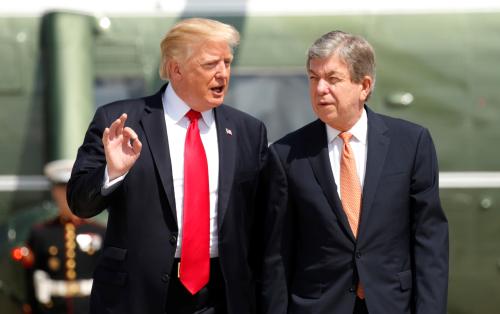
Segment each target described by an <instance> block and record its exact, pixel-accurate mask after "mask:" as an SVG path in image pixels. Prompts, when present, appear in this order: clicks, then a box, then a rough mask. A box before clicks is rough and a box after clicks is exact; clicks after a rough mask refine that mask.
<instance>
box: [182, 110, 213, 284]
mask: <svg viewBox="0 0 500 314" xmlns="http://www.w3.org/2000/svg"><path fill="white" fill-rule="evenodd" d="M186 116H187V117H188V119H189V121H190V124H189V128H188V130H187V133H186V143H185V147H184V211H183V224H182V247H181V265H180V269H179V278H180V281H181V282H182V284H183V285H184V286H185V287H186V289H187V290H188V291H189V292H191V294H195V293H197V292H198V291H199V290H200V289H201V288H203V287H204V286H205V285H206V284H207V283H208V279H209V276H210V252H209V251H210V248H209V233H210V198H209V191H208V165H207V157H206V154H205V149H204V148H203V143H202V142H201V137H200V130H199V129H198V120H199V119H200V117H201V114H200V113H199V112H198V111H193V110H190V111H189V112H188V113H187V114H186Z"/></svg>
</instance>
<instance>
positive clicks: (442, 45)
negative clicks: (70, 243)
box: [0, 0, 500, 314]
mask: <svg viewBox="0 0 500 314" xmlns="http://www.w3.org/2000/svg"><path fill="white" fill-rule="evenodd" d="M350 2H352V1H336V0H328V1H321V0H308V1H303V0H302V1H295V0H288V1H284V0H266V1H265V0H247V1H244V0H210V1H207V0H196V1H191V0H185V1H172V0H169V1H167V0H156V1H155V0H142V1H120V2H119V3H118V2H115V1H106V0H100V1H69V0H67V1H47V0H45V1H44V0H38V1H35V0H31V1H30V0H16V1H12V0H2V2H1V3H0V108H1V109H0V160H1V162H0V312H1V313H2V314H17V313H22V310H21V305H22V304H23V303H24V302H25V299H26V297H25V285H24V281H23V279H22V278H23V273H24V269H23V267H22V264H21V263H19V262H16V261H14V258H13V257H16V256H13V255H12V250H13V248H15V247H17V246H19V245H22V244H23V243H25V241H26V238H27V235H28V232H29V228H30V227H31V226H32V225H33V224H35V223H38V222H40V221H43V220H45V219H48V218H50V217H53V216H54V215H56V211H57V210H56V209H55V206H54V204H53V203H52V201H51V197H50V194H49V186H50V185H49V182H48V181H47V179H46V178H45V177H44V176H43V174H42V169H43V166H44V165H45V164H46V163H47V162H49V161H53V160H58V159H74V158H75V156H76V150H77V148H78V146H79V145H80V144H81V143H82V141H83V135H84V132H85V130H86V129H87V126H88V123H89V122H90V120H91V118H92V115H93V113H94V111H95V109H96V108H97V107H98V106H100V105H103V104H106V103H108V102H111V101H114V100H118V99H123V98H130V97H140V96H143V95H148V94H151V93H154V92H155V91H156V90H157V89H158V88H159V87H160V86H161V85H162V82H161V81H160V80H159V77H158V65H159V53H160V49H159V43H160V41H161V39H162V37H163V36H164V35H165V33H166V31H167V30H168V29H169V28H170V26H172V25H173V24H174V23H175V22H176V21H178V20H179V19H182V18H185V17H191V16H204V17H211V18H215V19H218V20H221V21H223V22H226V23H230V24H232V25H234V26H235V27H236V28H237V29H238V30H239V31H240V33H241V44H240V46H239V48H238V49H237V51H236V52H235V62H234V66H233V72H232V78H231V86H230V92H229V95H228V96H227V98H226V101H225V103H227V104H229V105H231V106H234V107H237V108H239V109H242V110H244V111H246V112H249V113H250V114H252V115H254V116H256V117H258V118H260V119H261V120H263V121H264V122H265V123H266V125H267V127H268V131H269V140H270V141H271V142H272V141H274V140H277V139H278V138H280V137H281V136H283V135H284V134H286V133H288V132H290V131H292V130H294V129H296V128H298V127H300V126H302V125H304V124H306V123H308V122H310V121H312V120H313V119H314V116H313V113H312V110H311V108H310V105H309V96H308V83H307V76H306V74H305V58H306V50H307V49H308V47H309V46H310V45H311V44H312V42H313V41H314V40H315V39H316V38H318V37H319V36H321V35H322V34H324V33H326V32H328V31H331V30H335V29H340V30H345V31H348V32H352V33H355V34H359V35H362V36H364V37H365V38H366V39H367V40H368V41H369V42H370V43H371V44H372V45H373V46H374V48H375V52H376V58H377V82H376V88H375V92H374V94H373V96H372V98H371V100H370V103H369V105H370V106H371V108H372V109H374V110H375V111H378V112H380V113H385V114H388V115H391V116H396V117H401V118H404V119H408V120H411V121H413V122H416V123H419V124H421V125H424V126H425V127H427V128H429V129H430V131H431V134H432V136H433V138H434V141H435V144H436V147H437V151H438V158H439V165H440V171H441V173H440V187H441V198H442V203H443V207H444V209H445V211H446V213H447V216H448V219H449V223H450V244H451V246H450V285H449V313H451V314H486V313H488V314H490V313H500V298H499V296H500V193H499V188H500V158H499V157H500V145H499V144H500V3H499V2H498V1H484V0H483V1H481V0H476V1H474V2H473V3H469V4H466V3H463V4H460V3H456V2H454V1H451V0H434V1H429V0H423V1H418V2H417V1H415V2H414V3H406V2H405V1H392V0H379V1H367V0H358V1H356V3H350ZM97 219H98V220H100V221H102V222H105V220H106V217H105V216H100V217H98V218H97ZM17 257H19V256H17ZM17 259H18V260H19V258H17Z"/></svg>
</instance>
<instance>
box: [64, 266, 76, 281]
mask: <svg viewBox="0 0 500 314" xmlns="http://www.w3.org/2000/svg"><path fill="white" fill-rule="evenodd" d="M66 278H68V279H71V280H72V279H75V278H76V272H75V271H74V270H73V269H70V270H68V271H67V272H66Z"/></svg>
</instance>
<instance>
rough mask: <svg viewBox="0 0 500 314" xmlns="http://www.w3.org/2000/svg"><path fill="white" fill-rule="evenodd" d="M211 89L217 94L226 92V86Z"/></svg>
mask: <svg viewBox="0 0 500 314" xmlns="http://www.w3.org/2000/svg"><path fill="white" fill-rule="evenodd" d="M210 89H211V90H212V91H213V92H214V93H216V94H221V93H222V92H223V91H224V86H217V87H212V88H210Z"/></svg>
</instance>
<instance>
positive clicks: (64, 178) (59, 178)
mask: <svg viewBox="0 0 500 314" xmlns="http://www.w3.org/2000/svg"><path fill="white" fill-rule="evenodd" d="M74 162H75V161H74V160H71V159H59V160H54V161H51V162H49V163H47V164H46V165H45V167H44V168H43V173H44V174H45V175H46V176H47V178H48V179H49V180H50V181H51V182H52V183H55V184H57V183H68V181H69V178H70V176H71V169H72V168H73V164H74Z"/></svg>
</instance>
